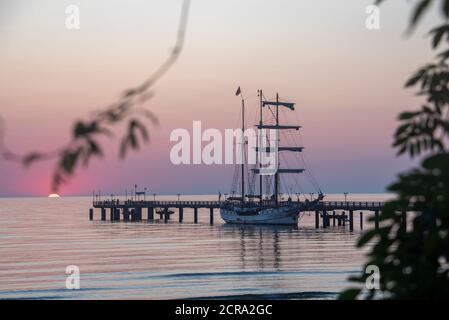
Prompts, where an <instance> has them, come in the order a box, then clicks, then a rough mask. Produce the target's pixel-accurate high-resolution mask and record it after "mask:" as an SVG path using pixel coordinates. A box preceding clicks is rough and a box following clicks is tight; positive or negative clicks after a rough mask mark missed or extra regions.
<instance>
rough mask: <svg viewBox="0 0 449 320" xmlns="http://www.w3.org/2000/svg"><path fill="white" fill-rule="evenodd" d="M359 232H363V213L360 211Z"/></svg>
mask: <svg viewBox="0 0 449 320" xmlns="http://www.w3.org/2000/svg"><path fill="white" fill-rule="evenodd" d="M360 230H363V211H360Z"/></svg>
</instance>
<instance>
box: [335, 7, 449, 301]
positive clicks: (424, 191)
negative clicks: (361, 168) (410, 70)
mask: <svg viewBox="0 0 449 320" xmlns="http://www.w3.org/2000/svg"><path fill="white" fill-rule="evenodd" d="M381 2H383V0H380V1H377V3H381ZM433 2H435V1H432V0H421V1H419V2H418V3H417V4H416V5H415V7H414V9H413V12H412V16H411V20H410V25H409V29H408V30H409V31H411V30H414V28H415V27H416V25H417V24H418V22H419V21H420V19H421V18H422V17H423V15H424V14H425V12H426V11H427V10H428V9H429V7H430V5H431V4H432V3H433ZM439 2H440V3H439V4H440V5H441V6H440V12H441V14H442V15H443V17H444V22H445V23H444V24H443V25H441V26H438V27H436V28H434V29H432V30H431V31H430V36H431V38H432V48H433V50H436V49H438V48H439V47H440V45H441V44H442V43H444V44H445V45H446V46H447V45H448V43H449V24H448V23H447V22H448V19H449V0H441V1H439ZM448 59H449V50H447V49H446V50H444V51H442V52H441V53H439V54H437V56H436V60H437V61H436V62H434V63H430V64H427V65H425V66H424V67H422V68H420V69H419V70H418V71H416V72H415V74H413V75H412V76H411V78H410V79H409V80H408V81H407V83H406V84H405V86H406V87H417V88H418V95H421V96H425V97H426V103H425V104H424V105H423V106H422V107H421V108H420V109H419V110H417V111H407V112H403V113H401V114H400V115H399V121H400V125H399V127H398V128H397V130H396V132H395V135H394V143H393V146H394V147H395V148H397V149H398V155H401V154H404V153H408V154H409V156H410V157H412V158H413V157H418V156H421V157H423V158H424V159H423V161H422V164H421V165H420V166H419V167H417V168H415V169H412V170H410V171H408V172H405V173H403V174H401V175H399V178H398V180H397V181H396V182H395V183H393V184H392V185H391V186H389V188H388V190H389V191H392V192H394V193H395V194H396V198H395V199H394V200H392V201H390V202H388V203H387V205H386V207H385V208H384V210H383V211H382V213H381V214H380V216H379V220H380V221H379V222H380V224H381V228H379V229H378V230H375V229H374V230H369V231H368V232H366V233H365V234H363V235H362V236H361V238H360V239H359V241H358V244H357V245H358V246H359V247H362V246H371V250H370V252H369V253H368V261H367V262H366V265H365V267H367V266H368V265H377V266H378V267H379V269H380V283H379V284H380V290H375V289H372V290H362V289H361V288H360V287H357V288H351V289H348V290H346V291H344V292H342V293H341V295H340V298H341V299H354V298H367V299H373V298H384V299H418V298H421V299H422V298H446V299H447V297H449V153H448V148H447V147H448V146H447V144H448V137H449V121H448V114H449V110H448V109H449V91H448V82H449V68H448V64H447V60H448ZM410 203H412V204H414V206H415V211H416V212H414V213H413V216H410V217H408V219H407V220H408V221H407V222H405V221H404V219H403V216H404V215H403V213H402V211H403V208H404V207H406V206H407V205H408V204H410ZM407 223H408V224H409V227H410V228H409V230H407ZM368 276H369V275H368V274H365V273H364V272H362V273H361V274H360V275H359V276H356V277H353V278H351V280H352V281H354V282H357V283H359V284H364V283H365V282H366V281H367V279H368Z"/></svg>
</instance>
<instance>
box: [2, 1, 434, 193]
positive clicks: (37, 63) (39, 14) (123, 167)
mask: <svg viewBox="0 0 449 320" xmlns="http://www.w3.org/2000/svg"><path fill="white" fill-rule="evenodd" d="M370 3H371V1H360V0H350V1H349V0H348V1H344V2H338V4H337V1H333V0H320V1H286V0H283V1H274V0H273V1H263V2H261V1H255V0H252V1H234V0H232V1H218V0H217V1H205V0H198V1H193V3H192V7H191V14H190V18H189V21H190V22H189V27H188V33H187V39H186V44H185V48H184V51H183V53H182V55H181V57H180V59H179V61H178V62H177V64H175V66H174V67H173V69H171V70H170V71H169V73H168V74H167V75H166V76H165V77H164V78H163V79H162V80H161V81H160V82H159V83H158V84H157V85H156V87H155V88H154V92H155V94H156V95H155V97H154V98H153V99H152V100H150V101H149V102H148V103H147V105H146V107H147V108H149V109H151V110H152V111H154V113H155V114H156V115H157V117H158V118H159V121H160V123H161V125H160V127H158V128H152V129H151V135H152V141H151V143H150V144H149V145H147V146H146V147H145V148H144V149H143V150H141V151H140V152H139V153H134V154H130V156H129V157H128V158H127V159H126V161H119V160H118V159H117V148H116V144H114V143H109V142H107V145H108V148H107V150H108V151H107V158H106V160H95V161H93V162H92V164H91V166H90V167H89V168H88V169H87V170H85V171H79V172H78V173H77V175H76V176H75V177H74V178H73V179H72V180H71V182H70V183H69V184H67V185H65V186H63V187H62V189H61V193H62V194H64V195H76V194H90V193H91V192H92V189H102V190H104V191H105V193H110V192H114V193H118V192H124V189H125V187H127V186H128V187H130V186H132V185H134V183H137V184H138V185H139V186H142V187H143V186H146V187H148V188H149V189H150V191H151V193H153V192H156V193H159V194H162V193H177V192H181V193H184V194H187V193H190V194H201V193H203V194H204V193H216V192H218V191H221V192H223V193H224V192H229V189H230V184H231V177H230V176H231V175H232V167H231V166H218V165H214V166H205V165H202V166H174V165H172V164H171V163H170V161H169V150H170V148H171V146H172V145H173V143H170V141H169V134H170V132H171V130H173V129H175V128H187V129H190V128H191V126H192V121H193V120H201V121H202V123H203V127H204V128H218V129H224V128H233V127H234V126H235V125H236V121H237V118H238V112H239V107H240V102H239V100H238V98H236V97H235V96H234V92H235V89H236V88H237V87H238V86H239V85H240V86H241V87H242V90H243V92H244V94H245V96H247V97H248V101H247V104H248V107H249V108H253V109H254V108H256V106H257V96H256V93H257V92H256V91H257V89H259V88H261V89H263V90H264V92H265V93H266V95H267V96H270V97H273V96H274V95H275V93H276V91H278V92H279V94H280V95H281V96H282V97H286V98H288V99H289V100H291V101H295V102H296V103H297V110H296V113H297V117H298V118H299V119H300V121H301V125H303V127H304V128H303V131H302V134H303V136H302V141H303V143H304V146H305V147H306V152H307V158H308V160H309V163H310V164H311V167H312V168H313V173H314V175H315V177H316V178H317V180H318V181H319V182H320V185H321V187H322V189H323V191H324V192H328V193H333V192H343V191H350V192H353V193H355V192H360V193H364V192H383V191H384V190H385V186H386V185H387V184H388V183H390V182H391V181H393V179H394V177H395V175H396V173H398V172H399V171H402V170H404V169H406V168H408V167H409V166H410V164H411V163H410V161H408V160H407V159H406V158H399V159H397V158H395V156H394V150H392V149H391V147H390V145H391V141H392V138H391V137H392V134H393V132H394V129H395V127H396V125H397V123H396V122H395V118H396V115H397V113H398V112H400V111H401V110H405V109H407V108H415V107H417V106H418V105H419V103H420V100H419V99H418V98H416V97H415V96H414V92H413V91H410V90H409V91H405V90H403V87H402V86H403V83H404V82H405V80H406V79H407V77H408V76H409V75H410V74H411V73H412V72H413V71H414V70H415V69H416V68H417V67H418V66H420V65H421V64H423V63H425V62H427V61H429V60H430V58H431V54H430V45H429V44H428V42H429V39H427V38H424V37H422V35H423V34H425V33H426V32H427V30H428V29H429V26H430V25H431V19H432V17H429V19H428V20H427V21H424V22H423V24H422V26H421V27H420V28H419V29H418V30H417V31H416V34H415V35H414V36H413V37H412V38H410V39H405V38H404V36H403V34H404V30H405V26H406V24H407V16H405V15H404V12H408V11H409V9H410V8H409V6H410V4H407V2H406V1H388V2H387V3H386V5H385V6H383V7H382V10H381V29H380V30H378V31H369V30H367V29H366V28H365V26H364V24H365V19H366V14H365V8H366V6H367V5H368V4H370ZM68 4H76V5H79V7H80V9H81V29H80V30H76V31H74V30H67V29H66V28H65V25H64V21H65V13H64V10H65V7H66V6H67V5H68ZM180 4H181V2H180V1H143V0H141V1H138V0H134V1H128V2H127V5H126V6H124V5H123V2H122V1H95V2H92V1H56V0H46V1H39V3H37V1H25V0H19V1H17V0H15V1H11V0H7V1H4V2H2V4H1V5H0V12H1V13H0V18H1V19H0V43H1V48H2V50H1V51H0V70H1V73H0V114H1V115H2V116H3V117H4V118H5V120H6V122H7V125H8V127H7V136H6V141H7V143H8V144H9V145H10V146H13V147H14V149H16V150H17V151H19V152H24V151H29V150H47V149H52V148H53V147H54V146H58V145H60V144H62V143H64V142H65V141H66V140H67V139H68V135H69V129H70V128H71V125H72V123H73V121H74V120H75V119H78V118H83V117H86V116H87V115H88V114H89V112H91V111H92V110H95V109H98V108H101V107H104V106H106V105H108V104H109V103H110V102H113V101H114V100H115V99H116V98H117V97H118V96H119V94H120V93H121V92H122V91H123V90H124V89H126V88H129V87H132V86H134V85H137V84H139V83H140V82H141V81H142V80H143V79H145V78H146V77H147V76H148V75H149V74H150V73H151V71H152V70H153V69H154V68H156V67H157V66H158V64H159V63H161V62H162V61H163V59H164V58H165V57H166V56H167V54H168V52H169V49H170V48H171V47H172V46H173V43H174V38H175V35H176V27H177V19H178V16H179V11H180ZM433 18H435V17H433ZM252 119H254V116H252V118H251V120H252ZM293 119H295V118H293ZM52 168H53V163H51V162H49V163H42V164H38V165H36V166H34V167H31V168H28V169H24V168H22V167H21V166H19V165H18V164H14V163H8V162H0V196H8V195H46V194H47V193H48V192H49V189H50V179H51V172H52ZM305 186H307V183H305Z"/></svg>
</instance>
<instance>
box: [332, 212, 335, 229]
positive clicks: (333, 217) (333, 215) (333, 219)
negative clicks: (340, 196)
mask: <svg viewBox="0 0 449 320" xmlns="http://www.w3.org/2000/svg"><path fill="white" fill-rule="evenodd" d="M332 226H333V227H335V211H333V212H332Z"/></svg>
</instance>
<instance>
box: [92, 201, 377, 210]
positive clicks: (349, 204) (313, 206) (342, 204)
mask: <svg viewBox="0 0 449 320" xmlns="http://www.w3.org/2000/svg"><path fill="white" fill-rule="evenodd" d="M238 204H239V203H238V202H234V203H233V202H228V201H191V200H182V201H177V200H165V201H154V200H151V201H148V200H145V201H144V200H137V201H136V200H118V199H114V200H102V201H93V206H94V207H96V208H101V207H142V208H145V207H155V208H157V207H162V208H169V207H172V208H180V207H184V208H221V207H224V206H229V205H238ZM245 204H246V205H248V206H260V205H261V204H260V203H259V202H245ZM272 204H273V202H272V201H264V202H262V206H270V205H272ZM278 205H279V206H287V205H289V206H292V205H298V207H299V208H300V209H301V210H304V211H307V210H369V211H376V210H382V208H383V207H384V205H385V203H384V202H381V201H319V202H312V201H280V202H279V203H278Z"/></svg>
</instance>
